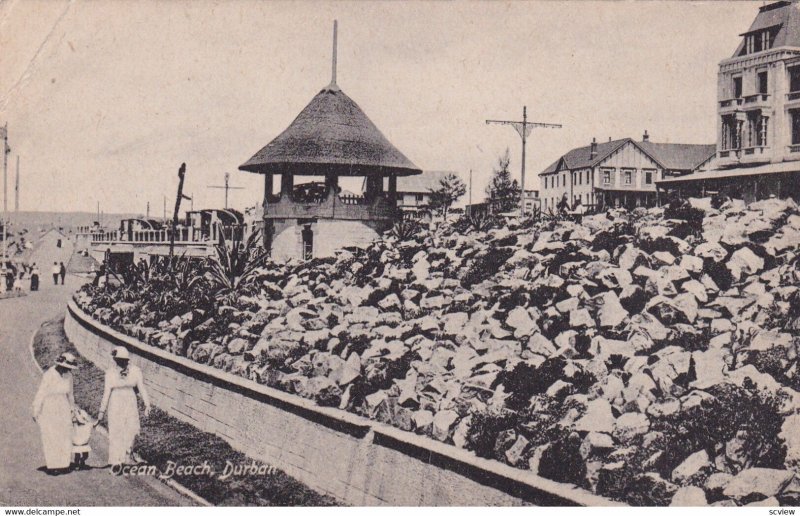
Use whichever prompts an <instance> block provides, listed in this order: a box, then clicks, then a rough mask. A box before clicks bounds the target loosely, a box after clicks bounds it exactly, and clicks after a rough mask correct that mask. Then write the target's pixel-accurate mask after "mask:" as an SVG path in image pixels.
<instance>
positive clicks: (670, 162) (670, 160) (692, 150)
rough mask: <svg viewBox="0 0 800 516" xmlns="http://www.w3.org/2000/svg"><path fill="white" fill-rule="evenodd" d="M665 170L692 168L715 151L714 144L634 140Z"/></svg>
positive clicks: (700, 163)
mask: <svg viewBox="0 0 800 516" xmlns="http://www.w3.org/2000/svg"><path fill="white" fill-rule="evenodd" d="M634 143H636V145H638V146H639V147H640V148H641V149H642V150H643V151H644V152H645V153H646V154H648V155H649V156H650V157H652V158H653V159H654V160H656V161H657V162H658V163H659V164H660V165H661V166H662V167H664V168H665V169H667V170H694V169H695V168H697V167H699V166H700V165H702V164H703V163H705V162H706V161H708V160H709V158H711V157H712V156H714V154H715V153H716V152H717V146H716V145H697V144H693V143H654V142H650V141H647V142H634Z"/></svg>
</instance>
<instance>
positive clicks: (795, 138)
mask: <svg viewBox="0 0 800 516" xmlns="http://www.w3.org/2000/svg"><path fill="white" fill-rule="evenodd" d="M789 113H790V114H791V117H792V145H800V110H797V109H792V110H791V111H790V112H789Z"/></svg>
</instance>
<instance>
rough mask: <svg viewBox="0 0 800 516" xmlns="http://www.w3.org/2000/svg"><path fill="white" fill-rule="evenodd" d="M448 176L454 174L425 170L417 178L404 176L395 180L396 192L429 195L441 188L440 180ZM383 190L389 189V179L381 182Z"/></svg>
mask: <svg viewBox="0 0 800 516" xmlns="http://www.w3.org/2000/svg"><path fill="white" fill-rule="evenodd" d="M448 174H454V175H458V174H455V173H454V172H451V171H449V170H425V171H424V172H422V174H420V175H418V176H405V177H398V178H397V191H398V193H399V192H405V193H430V191H431V190H436V189H437V188H439V187H440V186H441V181H442V179H444V178H445V176H447V175H448ZM383 188H384V190H386V189H388V188H389V179H388V178H386V179H384V180H383Z"/></svg>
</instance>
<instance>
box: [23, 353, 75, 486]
mask: <svg viewBox="0 0 800 516" xmlns="http://www.w3.org/2000/svg"><path fill="white" fill-rule="evenodd" d="M76 367H78V361H77V359H76V358H75V355H73V354H72V353H63V354H62V355H61V356H60V357H58V360H56V363H55V365H54V366H53V367H51V368H50V369H48V370H47V372H45V373H44V375H43V376H42V383H41V384H39V390H38V391H37V392H36V397H35V398H34V400H33V407H32V408H33V420H34V421H36V422H37V423H38V424H39V430H40V431H41V433H42V449H43V450H44V460H45V464H46V467H47V470H46V472H47V473H48V474H50V475H59V474H62V473H66V472H68V471H69V466H70V463H71V461H72V415H73V414H74V412H75V399H74V397H73V395H72V370H73V369H75V368H76Z"/></svg>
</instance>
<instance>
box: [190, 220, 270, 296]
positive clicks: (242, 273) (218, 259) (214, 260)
mask: <svg viewBox="0 0 800 516" xmlns="http://www.w3.org/2000/svg"><path fill="white" fill-rule="evenodd" d="M218 233H219V243H218V244H217V245H215V246H214V255H212V256H210V257H209V258H208V259H207V260H206V264H205V273H204V277H205V278H206V279H207V280H208V281H209V283H210V284H211V286H212V288H213V290H214V291H215V296H216V297H217V298H218V299H219V298H223V297H229V296H230V295H231V294H232V293H233V292H235V291H236V290H237V289H239V287H240V286H241V285H242V284H243V283H245V282H246V281H247V280H248V278H249V277H250V276H251V275H252V274H253V272H255V271H256V269H258V268H259V267H263V266H264V264H265V263H266V261H267V259H268V258H269V253H268V252H267V250H266V249H264V247H263V246H261V245H260V244H259V242H258V239H259V234H258V232H257V231H253V232H252V233H251V234H250V236H249V237H248V238H247V242H246V243H245V244H242V242H241V241H240V240H238V239H235V240H233V241H231V242H230V243H229V241H228V240H227V239H226V238H225V235H224V233H223V231H221V228H220V231H218Z"/></svg>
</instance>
